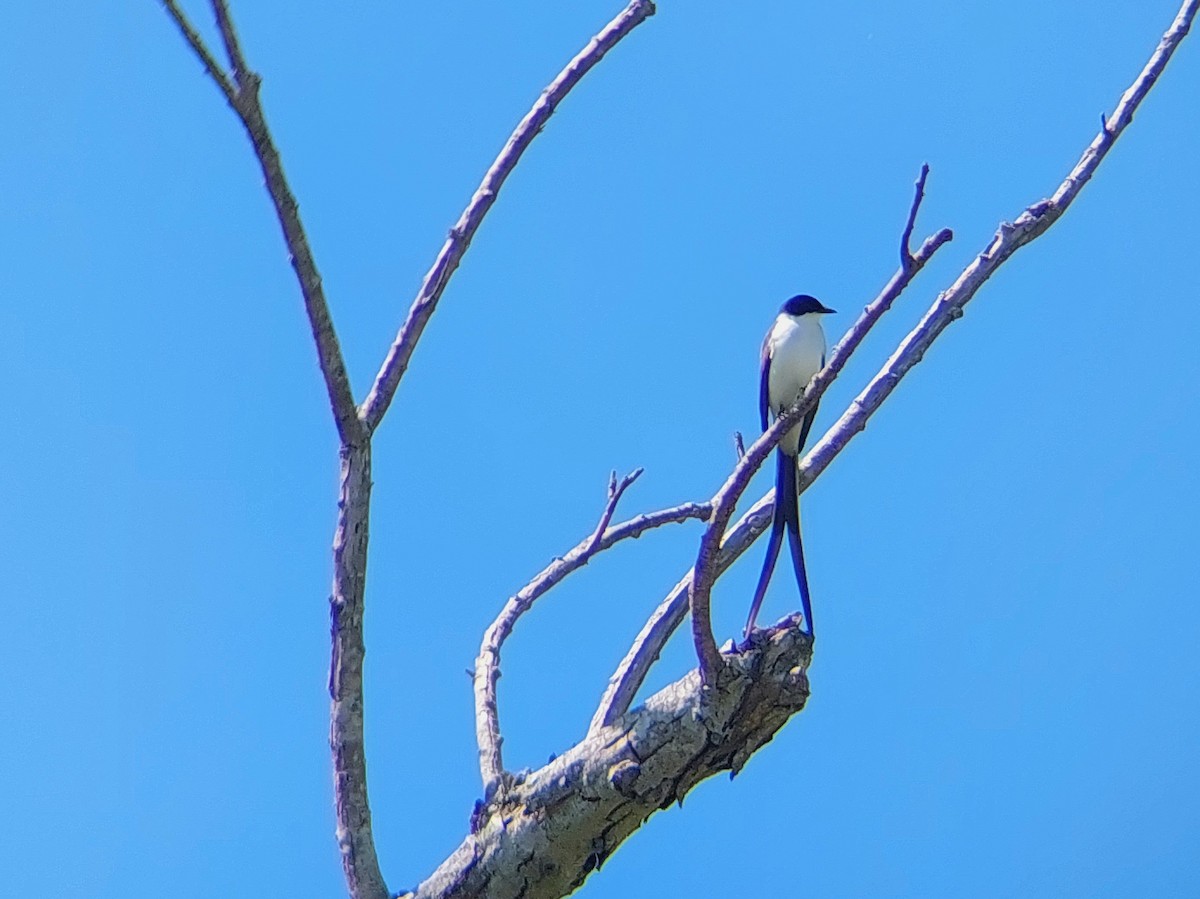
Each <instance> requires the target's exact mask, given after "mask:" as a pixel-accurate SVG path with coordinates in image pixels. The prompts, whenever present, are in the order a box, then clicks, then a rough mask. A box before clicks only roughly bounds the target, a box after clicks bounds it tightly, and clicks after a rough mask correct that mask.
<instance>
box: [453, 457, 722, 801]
mask: <svg viewBox="0 0 1200 899" xmlns="http://www.w3.org/2000/svg"><path fill="white" fill-rule="evenodd" d="M641 474H642V469H640V468H639V469H637V470H635V471H633V472H630V473H629V474H628V475H626V476H625V477H624V478H622V479H621V480H620V482H618V481H617V479H616V473H615V472H614V473H613V475H612V476H611V477H610V479H609V487H608V500H607V502H606V503H605V506H604V511H603V512H602V513H601V515H600V521H599V524H598V525H597V527H596V529H595V531H593V533H592V534H591V535H590V536H589V537H587V538H586V539H584V540H582V541H580V543H578V544H577V545H576V546H575V548H574V549H572V550H571V551H570V552H568V553H567V554H566V555H565V556H563V557H562V558H561V559H555V560H554V561H553V562H551V563H550V564H549V565H547V566H546V567H545V568H544V569H543V570H542V571H541V573H540V574H538V575H537V577H535V578H534V579H533V580H532V581H530V582H529V583H528V584H526V585H525V586H524V587H522V588H521V590H520V591H518V592H517V593H516V594H515V595H513V596H511V597H509V599H508V601H507V602H506V603H505V604H504V608H503V609H501V610H500V614H499V615H498V616H497V617H496V620H495V621H493V622H492V624H491V625H490V626H489V627H488V629H487V630H486V631H485V632H484V634H483V640H482V641H481V643H480V646H479V655H478V657H477V658H476V659H475V671H474V676H473V680H474V694H475V738H476V742H477V743H478V744H479V773H480V775H481V776H482V778H483V785H484V794H485V796H490V795H492V794H494V793H495V791H496V790H498V789H502V788H503V787H504V786H505V775H504V763H503V759H502V756H501V751H500V747H501V744H502V742H503V739H502V737H501V735H500V716H499V711H498V708H497V701H496V682H497V681H498V680H499V678H500V650H501V647H502V646H503V645H504V641H505V640H507V639H508V636H509V635H510V634H511V633H512V631H513V628H514V627H515V626H516V623H517V620H518V619H519V618H520V617H521V616H522V615H524V614H525V613H526V612H528V611H529V609H530V608H532V607H533V604H534V602H536V601H537V600H538V599H539V598H540V597H542V596H544V595H545V594H546V593H547V592H548V591H549V590H550V589H551V588H552V587H554V586H555V585H557V584H558V583H559V582H561V581H562V580H563V578H565V577H566V576H567V575H569V574H570V573H571V572H573V571H576V570H578V569H580V568H582V567H583V566H584V565H586V564H587V563H588V562H589V561H590V560H591V559H592V558H593V557H594V556H596V555H597V554H598V553H601V552H603V551H604V550H606V549H609V548H610V547H612V546H614V545H615V544H617V543H619V542H620V541H622V540H626V539H629V538H636V537H640V536H641V535H642V534H644V533H645V532H646V531H648V530H651V529H653V528H657V527H661V526H662V525H664V524H675V523H678V522H683V521H689V520H691V519H693V518H699V519H706V518H707V517H708V516H709V514H710V512H711V507H710V506H709V505H708V504H707V503H684V504H682V505H679V506H673V507H672V508H670V509H662V510H660V511H657V512H650V513H648V514H645V515H638V516H636V517H634V518H631V519H629V520H628V521H624V522H622V523H620V524H616V525H611V526H610V524H609V522H611V521H612V518H613V515H614V514H615V512H616V509H617V504H618V503H619V502H620V501H621V497H622V496H623V495H624V493H625V491H626V490H627V489H628V488H629V486H630V485H631V484H633V482H634V481H636V480H637V479H638V477H639V476H640V475H641Z"/></svg>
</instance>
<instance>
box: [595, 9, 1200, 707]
mask: <svg viewBox="0 0 1200 899" xmlns="http://www.w3.org/2000/svg"><path fill="white" fill-rule="evenodd" d="M1198 6H1200V0H1185V2H1184V3H1183V5H1182V6H1181V7H1180V9H1179V12H1178V14H1177V15H1176V17H1175V19H1174V21H1173V22H1172V23H1171V26H1170V28H1168V30H1167V31H1166V33H1165V34H1164V35H1163V37H1162V39H1161V40H1160V41H1159V44H1158V46H1157V47H1156V49H1155V51H1154V53H1153V54H1152V55H1151V57H1150V60H1149V61H1148V62H1147V63H1146V65H1145V67H1144V68H1143V69H1142V71H1141V73H1140V74H1139V75H1138V77H1137V78H1136V79H1135V80H1134V82H1133V84H1131V85H1130V87H1129V88H1128V89H1127V90H1126V91H1125V93H1124V94H1123V95H1122V96H1121V99H1120V100H1119V101H1118V103H1117V106H1116V108H1115V109H1114V110H1113V113H1112V115H1111V116H1108V117H1105V118H1104V119H1103V120H1102V123H1101V130H1100V133H1099V134H1097V135H1096V137H1095V138H1094V139H1093V140H1092V142H1091V144H1090V145H1089V146H1088V148H1087V149H1086V150H1085V151H1084V153H1083V156H1082V157H1081V158H1080V160H1079V162H1078V163H1076V165H1075V167H1074V168H1072V170H1071V172H1070V173H1069V174H1068V175H1067V177H1066V178H1065V179H1064V180H1063V182H1062V183H1061V184H1060V185H1059V187H1058V189H1057V190H1056V191H1055V193H1054V195H1053V196H1052V197H1051V198H1050V199H1048V200H1041V201H1039V202H1037V203H1034V204H1033V205H1032V206H1030V207H1029V208H1028V209H1026V210H1025V211H1024V212H1022V213H1021V215H1020V216H1018V217H1017V220H1016V221H1015V222H1013V223H1007V222H1004V223H1002V224H1001V226H1000V229H999V231H998V232H997V233H996V235H995V237H994V238H993V239H992V241H991V242H990V243H989V244H988V246H987V247H986V248H985V249H984V251H983V252H982V253H980V254H979V256H978V257H976V259H974V260H973V261H972V262H971V263H970V264H969V265H968V266H967V267H966V269H964V270H963V272H962V274H960V275H959V277H958V278H957V279H956V280H955V281H954V283H953V284H952V285H951V286H950V288H948V289H947V290H946V291H944V292H943V293H942V294H941V295H939V296H938V298H937V300H936V301H935V302H934V303H933V305H932V306H931V307H930V309H929V310H928V311H927V312H926V313H925V315H924V317H923V318H922V319H921V321H920V323H919V324H918V325H917V327H916V328H915V329H914V330H913V331H912V332H911V333H910V334H909V335H908V336H907V337H905V338H904V340H903V341H901V343H900V346H899V347H898V348H897V349H896V351H895V352H894V353H893V354H892V356H891V357H890V358H889V359H888V360H887V362H885V363H884V365H883V367H882V368H881V369H880V371H879V372H878V373H877V374H876V375H875V377H874V378H872V379H871V381H870V383H869V384H868V385H867V387H866V388H865V389H864V390H863V391H862V392H861V393H860V394H859V395H858V396H857V397H856V398H855V399H854V400H853V402H851V404H850V406H849V408H847V410H846V411H845V413H843V415H842V416H841V417H840V418H839V419H838V421H837V422H836V423H835V424H834V425H833V426H832V427H831V428H830V429H829V430H828V431H827V432H826V433H825V435H824V436H823V437H822V438H821V439H820V440H819V441H817V443H816V444H815V445H814V446H813V448H812V449H811V450H810V451H809V452H808V454H807V455H806V456H805V458H804V459H803V460H802V461H801V463H800V471H799V479H798V484H799V489H800V490H801V491H803V490H805V489H807V487H808V486H809V485H811V484H812V483H813V481H815V480H816V478H817V477H818V476H820V474H821V473H822V472H823V471H824V470H825V469H826V468H828V467H829V464H830V463H831V462H832V461H833V460H834V458H836V457H837V455H838V454H839V453H840V452H841V451H842V450H843V449H845V447H846V446H847V444H849V442H850V440H851V439H853V437H854V435H855V434H857V433H858V432H859V431H861V430H863V428H865V427H866V423H867V420H868V419H869V418H870V416H871V415H872V414H874V412H875V410H877V409H878V408H879V406H880V405H881V404H882V403H883V401H884V400H885V399H886V398H887V397H888V396H890V395H891V393H892V391H893V390H894V389H895V387H896V385H897V384H898V383H899V382H900V379H901V378H903V376H904V375H905V374H906V373H907V372H908V371H909V370H910V369H911V368H912V367H913V366H914V365H916V364H917V363H918V362H919V361H920V360H921V358H922V356H923V355H924V353H925V351H926V350H927V349H928V347H929V346H930V344H932V342H933V341H934V340H935V339H936V338H937V336H938V335H939V334H941V333H942V331H944V330H945V328H946V327H947V326H948V325H949V324H950V323H951V322H952V321H954V320H955V319H957V318H959V317H961V316H962V309H963V306H964V305H965V304H966V303H967V302H968V301H969V300H970V299H971V297H973V296H974V294H975V292H976V291H977V290H978V289H979V287H980V286H981V285H982V284H983V282H984V281H986V280H987V279H988V278H989V277H990V276H991V275H992V273H993V272H995V271H996V269H997V268H998V267H999V266H1000V265H1001V264H1002V263H1003V262H1004V261H1005V260H1007V259H1008V258H1009V257H1010V256H1011V255H1012V254H1013V253H1014V252H1016V250H1018V249H1019V248H1020V247H1022V246H1024V245H1025V244H1027V243H1029V242H1030V241H1032V240H1034V239H1036V238H1037V237H1039V236H1040V235H1041V234H1043V233H1045V231H1046V229H1047V228H1049V227H1050V226H1051V225H1052V224H1053V223H1054V222H1055V221H1057V220H1058V218H1059V217H1060V216H1061V215H1062V214H1063V212H1064V211H1065V210H1066V208H1067V207H1068V206H1069V205H1070V204H1071V202H1072V201H1073V200H1074V198H1075V197H1076V196H1077V195H1078V194H1079V191H1080V190H1081V189H1082V187H1083V185H1084V184H1085V183H1087V181H1088V180H1089V179H1090V178H1091V177H1092V175H1093V174H1094V173H1095V171H1096V169H1097V167H1098V166H1099V164H1100V162H1101V161H1102V160H1103V159H1104V157H1105V156H1106V155H1107V153H1108V151H1109V150H1110V149H1111V147H1112V145H1113V143H1115V141H1116V140H1117V138H1118V137H1119V136H1120V135H1121V134H1122V133H1123V132H1124V130H1125V128H1126V127H1128V125H1129V123H1130V122H1131V121H1132V119H1133V115H1134V112H1135V111H1136V110H1137V108H1138V106H1139V105H1140V104H1141V102H1142V100H1143V99H1144V98H1145V97H1146V95H1147V93H1148V92H1149V91H1150V89H1151V88H1152V87H1153V86H1154V83H1155V82H1156V81H1157V80H1158V78H1159V76H1160V75H1161V74H1162V72H1163V70H1164V69H1165V68H1166V66H1167V63H1168V62H1169V61H1170V59H1171V56H1172V54H1173V53H1174V52H1175V50H1176V49H1177V48H1178V46H1179V44H1180V42H1181V41H1182V40H1183V38H1184V37H1185V36H1186V35H1187V34H1188V31H1189V30H1190V28H1191V25H1192V22H1193V20H1194V18H1195V15H1196V10H1197V7H1198ZM920 193H921V185H920V183H919V184H918V198H919V196H920ZM903 242H904V243H907V238H905V240H904V241H903ZM928 243H929V242H928V241H927V242H926V245H928ZM922 249H924V248H922ZM920 255H921V251H918V252H917V253H916V254H914V258H919V257H920ZM901 258H902V260H903V259H904V258H905V254H904V253H903V251H902V254H901ZM905 268H906V266H904V265H902V266H901V272H898V273H897V276H894V277H893V282H892V283H895V282H896V280H897V278H898V277H901V276H903V275H905V274H906V273H905V271H904V269H905ZM889 287H890V285H889ZM856 327H857V324H856ZM853 330H854V329H852V331H853ZM839 346H840V345H839ZM836 353H837V350H835V354H836ZM831 363H832V359H831ZM823 376H824V372H822V373H821V374H818V375H817V377H816V378H815V379H814V381H813V383H812V384H810V385H809V392H808V393H806V395H805V397H804V399H802V400H801V402H800V404H799V405H798V406H797V407H796V408H794V409H793V410H791V411H789V412H788V413H787V414H786V415H785V416H784V417H783V418H781V421H784V420H786V421H788V422H792V423H794V422H795V421H799V418H800V416H801V415H803V414H804V413H805V412H806V411H807V403H806V401H807V400H808V399H809V396H810V395H811V393H812V392H813V390H814V388H815V387H816V386H817V381H819V380H820V379H821V378H822V377H823ZM787 426H788V425H782V426H781V429H783V428H786V427H787ZM771 433H772V432H771V431H768V432H767V433H765V434H764V435H763V437H761V438H759V441H758V442H756V444H755V446H757V443H759V442H763V441H766V440H768V439H769V435H770V434H771ZM754 448H755V447H754V446H752V447H751V448H750V450H748V451H747V454H746V455H747V457H748V456H749V455H750V453H751V452H752V451H753V450H754ZM744 461H745V460H744V459H743V460H741V461H739V463H738V464H739V466H741V465H742V464H743V462H744ZM736 474H737V470H736V469H735V475H736ZM733 477H734V476H733V475H731V476H730V480H729V481H727V482H726V485H725V486H726V487H728V486H729V485H730V481H732V480H733ZM724 489H725V487H723V488H722V490H724ZM771 499H772V494H771V493H768V494H767V495H766V496H764V497H763V498H762V499H760V500H759V501H758V503H757V504H756V505H755V506H754V508H753V509H751V511H750V512H748V513H747V514H746V515H745V516H743V518H742V520H741V521H740V522H739V523H738V525H737V526H736V527H735V528H734V529H733V530H732V531H731V532H730V533H729V534H728V535H727V537H726V538H725V540H724V542H723V544H722V552H721V554H719V555H717V556H716V557H715V559H716V561H715V562H713V564H714V565H715V570H716V572H717V573H718V574H719V573H720V572H721V571H723V570H724V568H725V567H727V564H728V563H729V562H730V561H732V559H728V558H727V557H726V555H725V551H726V548H728V550H729V551H730V552H731V553H732V554H733V555H734V557H736V556H737V555H740V554H741V552H743V551H744V550H745V548H746V547H747V546H748V545H749V544H750V543H751V542H752V541H753V540H754V539H755V538H756V537H758V536H759V535H760V534H761V533H762V532H763V531H765V530H766V528H767V526H768V524H769V522H770V517H771V514H770V513H771V509H772V504H771ZM711 521H712V522H713V523H715V522H716V521H717V509H716V502H715V499H714V512H713V517H712V519H711ZM710 527H711V525H710ZM705 537H706V538H707V537H708V533H707V532H706V534H705ZM710 559H711V556H710ZM698 564H699V563H698ZM694 571H695V569H693V572H689V574H688V575H687V576H686V577H685V578H684V580H683V581H681V582H680V585H679V586H677V587H676V588H675V589H674V590H673V591H672V592H671V594H670V595H668V597H667V598H666V599H665V600H664V601H663V602H662V603H661V604H660V605H659V607H658V608H657V609H656V610H655V612H654V614H653V615H652V616H651V617H650V619H649V620H648V621H647V623H646V625H645V626H644V627H643V629H642V631H641V633H639V635H638V637H637V639H636V640H635V641H634V644H633V646H632V647H630V650H629V652H627V653H626V655H625V658H624V659H623V660H622V661H621V664H620V665H619V666H618V668H617V671H616V672H615V673H614V674H613V677H612V678H611V679H610V681H609V686H608V688H607V690H606V691H605V693H604V696H603V697H602V699H601V702H600V706H599V708H597V710H596V713H595V716H594V717H593V721H592V728H593V730H594V729H596V728H599V727H603V726H605V725H607V724H611V723H613V722H615V721H616V719H617V718H619V717H620V716H621V715H622V714H624V713H625V711H626V710H627V709H628V708H629V705H630V704H631V703H632V701H633V698H634V696H635V695H636V693H637V690H638V688H639V687H640V686H641V684H642V682H643V680H644V679H645V677H646V674H647V672H648V671H649V668H650V666H651V665H652V664H653V663H654V661H655V659H657V658H658V655H659V653H660V652H661V651H662V648H663V646H664V645H665V644H666V641H667V640H668V639H669V637H670V636H671V634H672V633H673V632H674V630H675V628H676V627H678V626H679V624H680V623H682V621H683V617H684V614H685V612H686V611H687V605H686V598H687V594H688V592H689V591H690V589H691V583H690V582H691V580H692V577H693V576H694ZM714 579H715V576H714ZM703 611H704V612H705V613H707V598H705V607H704V610H703ZM694 627H695V625H694ZM710 633H711V630H710ZM694 639H695V637H694ZM697 642H698V643H699V640H697ZM702 651H703V650H702V648H700V647H698V652H697V654H698V655H701V653H702ZM701 657H702V658H703V656H701ZM709 665H710V670H711V667H712V662H711V661H710V663H709Z"/></svg>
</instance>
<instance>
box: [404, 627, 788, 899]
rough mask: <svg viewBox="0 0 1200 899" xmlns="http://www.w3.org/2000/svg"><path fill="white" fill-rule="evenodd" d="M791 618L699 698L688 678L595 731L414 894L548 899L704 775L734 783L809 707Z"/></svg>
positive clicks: (732, 660) (494, 808)
mask: <svg viewBox="0 0 1200 899" xmlns="http://www.w3.org/2000/svg"><path fill="white" fill-rule="evenodd" d="M801 623H802V622H801V621H800V618H799V616H792V617H790V618H788V619H785V620H784V621H783V622H781V624H780V625H779V626H778V627H775V628H771V629H767V630H763V631H759V632H756V634H755V639H754V641H753V643H752V644H751V645H750V646H749V647H747V648H745V650H744V651H743V652H741V653H740V654H736V655H729V656H725V657H724V659H725V661H724V662H723V664H722V665H721V667H720V671H721V675H720V676H719V677H718V678H717V679H716V681H715V682H714V683H712V684H710V686H709V687H708V688H707V689H706V690H704V695H703V702H702V701H701V686H700V676H699V673H698V672H697V671H692V672H690V673H689V674H687V675H686V676H685V677H683V678H682V679H680V680H679V681H677V682H675V683H674V684H672V685H670V686H669V687H666V688H665V689H663V690H661V691H659V692H658V693H656V694H655V695H654V696H652V697H650V698H649V699H648V700H647V701H646V704H645V705H644V706H642V707H641V708H638V709H637V710H635V711H633V712H630V713H629V714H627V715H625V716H624V717H622V718H620V719H618V720H617V721H616V722H615V723H614V726H612V727H605V728H601V729H599V730H598V731H596V732H594V733H592V734H590V735H589V736H588V737H587V738H586V739H585V740H583V742H581V743H579V744H578V745H576V746H575V747H573V748H572V749H570V750H568V751H567V752H565V753H563V754H562V755H560V756H559V757H558V758H556V759H554V761H552V762H550V763H549V764H547V765H546V766H545V767H544V768H541V769H539V770H538V771H535V772H533V773H532V774H529V775H527V776H526V777H525V779H524V781H523V782H522V783H520V784H517V785H515V786H514V787H513V788H512V789H511V791H509V792H508V793H507V794H506V795H505V796H504V797H501V798H499V799H497V800H496V801H493V802H492V803H491V804H487V805H484V806H482V807H481V808H480V809H479V810H478V812H477V815H476V817H475V821H476V824H477V831H476V832H475V833H473V834H471V835H470V836H468V837H467V838H466V840H465V841H464V842H463V843H462V845H461V846H460V847H459V848H458V850H457V851H455V853H454V854H453V855H452V856H451V857H450V858H449V859H447V860H446V861H445V862H444V863H443V864H442V866H441V867H440V868H438V870H437V871H436V872H434V874H433V875H432V876H431V877H430V878H429V879H428V880H427V881H425V882H424V883H423V884H421V885H420V887H418V888H417V890H416V892H415V893H414V894H413V895H414V897H416V899H451V897H453V899H485V897H486V899H517V897H522V899H558V897H560V896H565V895H567V894H569V893H570V892H572V891H573V890H575V889H577V888H578V887H579V886H580V885H581V884H582V883H583V882H584V880H586V879H587V876H588V875H589V874H590V873H591V872H592V871H594V870H597V869H598V868H599V867H600V866H601V865H603V864H604V861H605V860H606V859H607V858H608V856H609V855H611V854H612V852H613V850H615V849H616V848H617V846H618V845H620V843H621V842H622V841H623V840H624V839H625V838H626V837H628V836H629V835H630V834H632V833H633V832H634V831H635V830H637V829H638V828H639V827H640V826H641V825H642V823H643V822H644V821H645V820H646V819H647V818H649V817H650V815H652V814H654V812H655V811H657V810H659V809H664V808H667V807H669V806H671V805H673V804H675V803H678V802H681V801H682V800H683V798H684V797H685V796H686V795H687V794H688V792H689V791H690V790H691V789H692V788H693V787H694V786H696V784H698V783H700V782H701V781H702V780H705V779H707V778H709V777H712V776H713V775H714V774H719V773H721V772H723V771H729V772H732V773H735V774H736V773H737V772H738V771H740V770H741V768H742V767H743V766H744V765H745V764H746V762H747V760H748V759H749V758H750V756H751V755H753V754H754V752H756V751H757V750H758V749H759V748H760V747H762V746H763V745H764V744H765V743H767V742H768V741H770V740H771V738H772V737H773V736H774V735H775V733H776V732H777V731H778V730H779V729H780V728H781V727H782V726H783V725H784V724H785V723H786V722H787V720H788V718H790V717H791V716H792V715H793V714H795V713H796V712H798V711H800V709H802V708H803V707H804V703H805V702H806V701H807V699H808V678H807V675H806V672H807V669H808V664H809V661H810V659H811V657H812V644H811V642H810V639H809V637H808V635H807V634H805V633H804V632H803V631H802V630H801V627H800V625H801Z"/></svg>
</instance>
